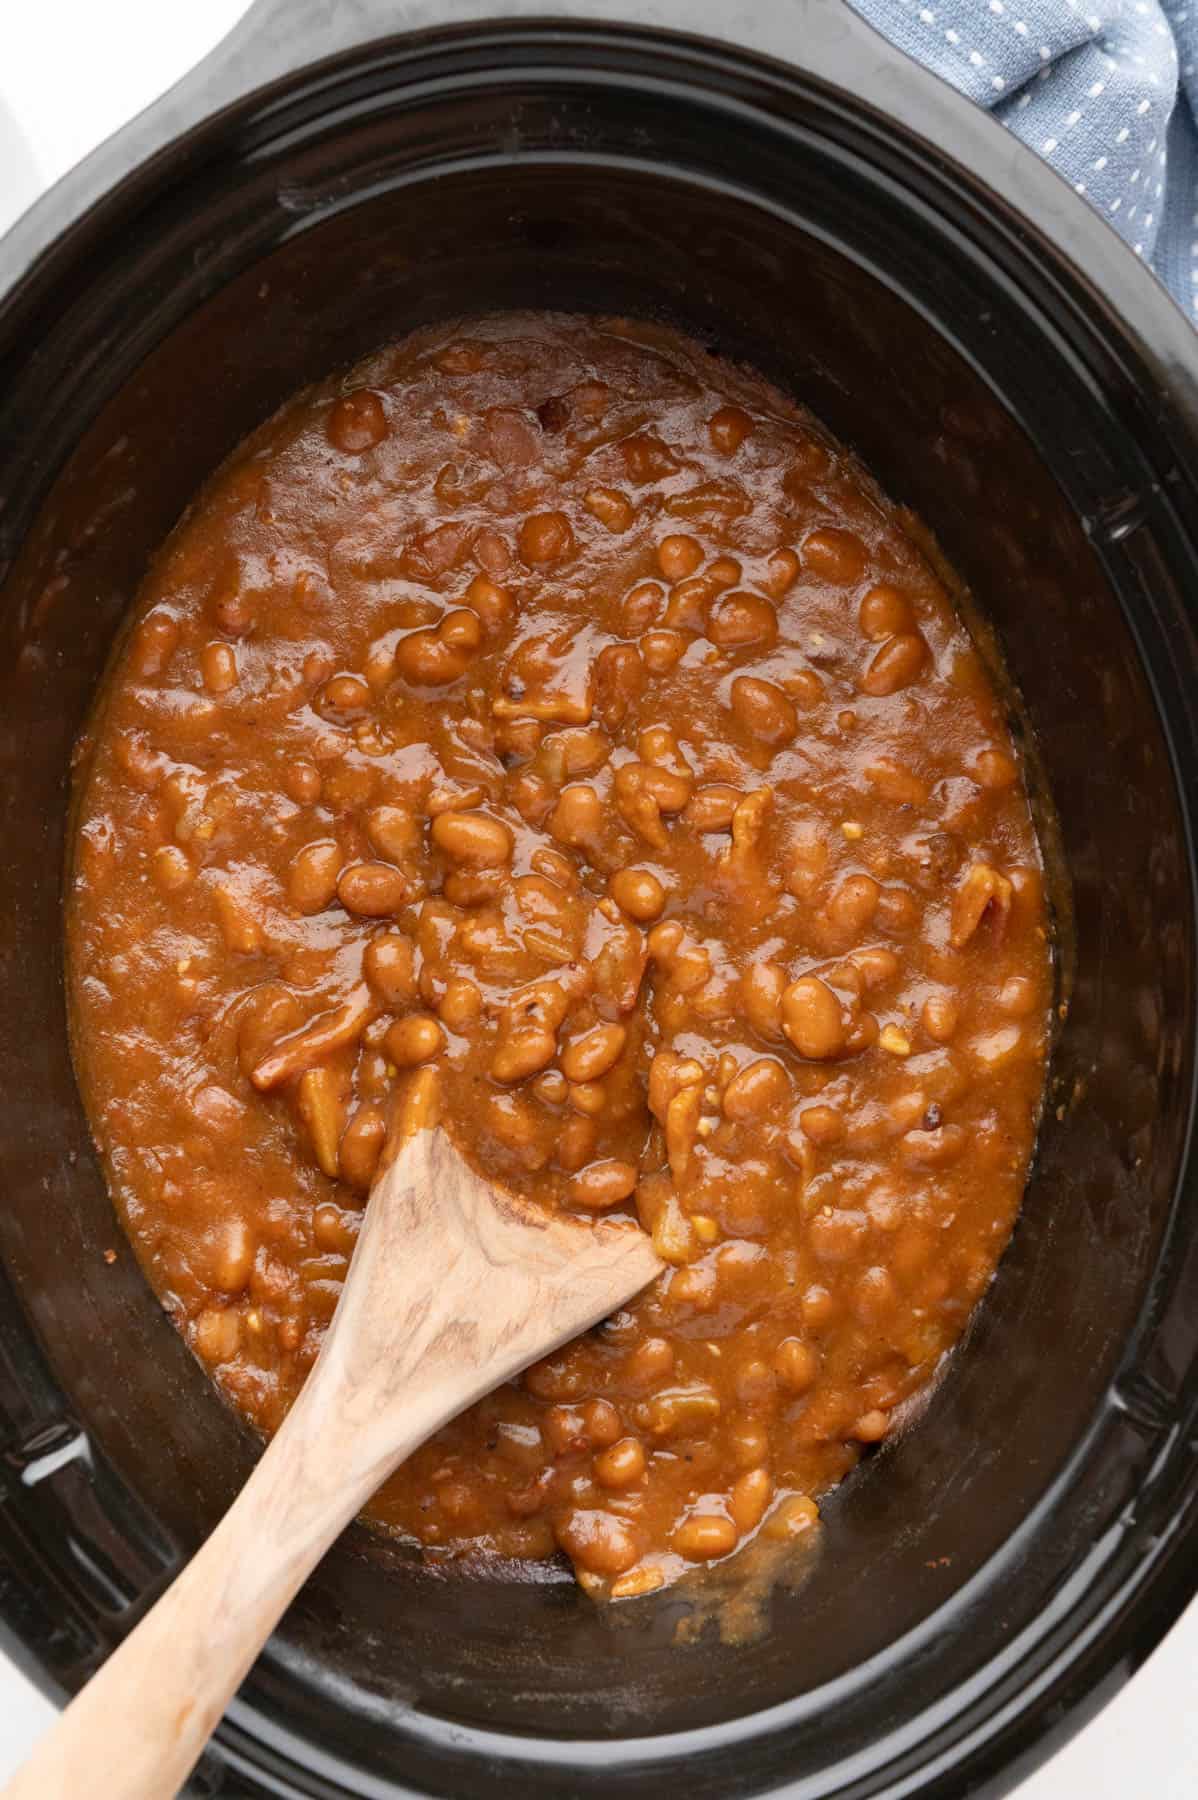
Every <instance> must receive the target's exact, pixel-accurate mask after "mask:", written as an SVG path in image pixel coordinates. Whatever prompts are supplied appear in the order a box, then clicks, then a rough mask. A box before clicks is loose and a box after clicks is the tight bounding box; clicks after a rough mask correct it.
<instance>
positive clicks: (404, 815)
mask: <svg viewBox="0 0 1198 1800" xmlns="http://www.w3.org/2000/svg"><path fill="white" fill-rule="evenodd" d="M364 823H365V826H366V835H367V837H368V838H369V839H370V842H371V844H372V846H373V847H374V849H375V850H377V851H378V853H379V855H380V856H384V857H386V858H387V860H388V861H389V862H394V863H398V862H400V861H401V860H402V859H403V858H404V857H405V856H407V855H409V854H410V853H411V852H412V851H413V850H415V849H416V848H417V847H418V845H419V843H420V824H419V821H418V820H417V818H416V815H415V814H414V813H413V811H412V809H411V807H408V806H395V805H385V806H373V807H371V809H370V811H369V812H368V813H367V814H366V817H365V820H364Z"/></svg>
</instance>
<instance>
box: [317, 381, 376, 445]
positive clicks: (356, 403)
mask: <svg viewBox="0 0 1198 1800" xmlns="http://www.w3.org/2000/svg"><path fill="white" fill-rule="evenodd" d="M327 429H328V437H329V442H330V443H331V444H332V446H333V448H334V449H335V450H340V451H342V452H343V454H345V455H347V456H352V455H356V454H358V453H359V452H361V451H363V450H372V449H373V448H374V446H375V445H376V444H380V443H382V441H383V439H384V437H385V436H386V435H387V415H386V413H385V412H384V411H383V403H382V401H381V400H380V399H379V397H378V395H377V394H374V393H371V391H370V389H369V388H357V389H355V390H354V392H353V393H350V394H342V395H341V397H340V398H339V399H337V400H335V401H334V402H333V405H332V408H331V410H330V412H329V421H328V427H327Z"/></svg>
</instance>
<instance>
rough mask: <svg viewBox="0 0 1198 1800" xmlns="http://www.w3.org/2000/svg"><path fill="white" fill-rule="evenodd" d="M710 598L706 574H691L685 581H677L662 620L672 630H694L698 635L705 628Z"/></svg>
mask: <svg viewBox="0 0 1198 1800" xmlns="http://www.w3.org/2000/svg"><path fill="white" fill-rule="evenodd" d="M710 599H711V589H710V588H709V587H708V585H707V578H706V576H703V575H690V576H687V578H686V579H685V580H684V581H676V582H675V583H674V586H673V587H672V588H671V589H670V597H669V599H668V600H667V601H666V610H665V612H664V613H663V614H662V620H661V622H662V624H663V625H664V626H666V627H668V628H669V629H670V630H671V631H693V632H694V633H695V634H696V635H698V634H699V633H700V632H701V631H702V630H703V625H704V622H705V620H706V618H707V605H708V601H709V600H710Z"/></svg>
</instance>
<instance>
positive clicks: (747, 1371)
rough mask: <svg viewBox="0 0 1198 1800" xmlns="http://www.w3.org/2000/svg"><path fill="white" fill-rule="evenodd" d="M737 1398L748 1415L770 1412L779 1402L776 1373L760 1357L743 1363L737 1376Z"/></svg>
mask: <svg viewBox="0 0 1198 1800" xmlns="http://www.w3.org/2000/svg"><path fill="white" fill-rule="evenodd" d="M736 1398H737V1401H738V1403H739V1405H740V1406H741V1407H742V1408H743V1409H744V1411H745V1412H746V1413H759V1412H769V1411H771V1410H772V1408H773V1406H774V1404H775V1402H776V1400H777V1383H776V1382H775V1380H774V1372H773V1370H772V1369H771V1368H770V1366H769V1364H768V1363H764V1362H762V1360H761V1358H760V1357H753V1358H752V1359H751V1360H750V1361H749V1362H746V1363H742V1364H741V1367H740V1368H739V1370H738V1371H737V1375H736Z"/></svg>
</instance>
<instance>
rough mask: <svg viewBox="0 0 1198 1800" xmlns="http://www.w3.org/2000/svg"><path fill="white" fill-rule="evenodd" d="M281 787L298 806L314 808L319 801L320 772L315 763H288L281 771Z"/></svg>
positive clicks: (302, 761)
mask: <svg viewBox="0 0 1198 1800" xmlns="http://www.w3.org/2000/svg"><path fill="white" fill-rule="evenodd" d="M283 786H284V787H285V788H286V790H287V792H288V793H289V794H290V796H291V798H292V799H293V800H294V801H295V802H296V804H297V805H299V806H315V804H316V802H317V801H318V800H319V799H320V790H321V780H320V770H319V769H318V768H317V767H316V764H315V763H310V762H306V761H304V760H303V759H302V758H301V759H300V761H299V762H293V763H288V765H287V767H286V768H285V769H284V771H283Z"/></svg>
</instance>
